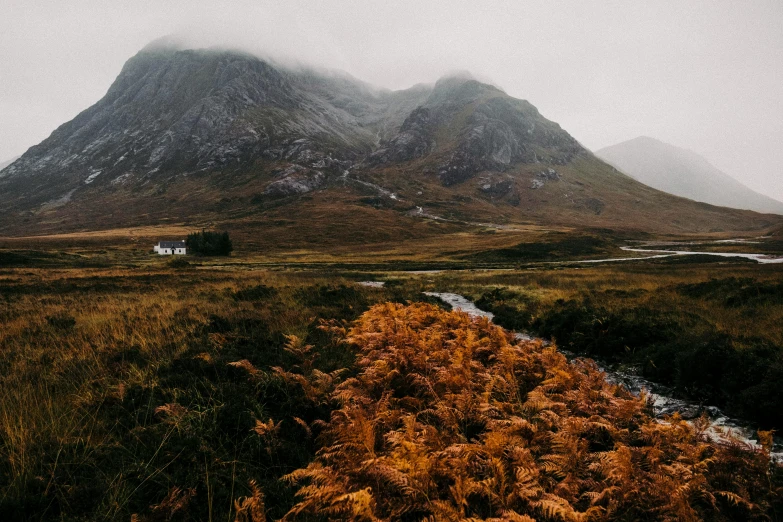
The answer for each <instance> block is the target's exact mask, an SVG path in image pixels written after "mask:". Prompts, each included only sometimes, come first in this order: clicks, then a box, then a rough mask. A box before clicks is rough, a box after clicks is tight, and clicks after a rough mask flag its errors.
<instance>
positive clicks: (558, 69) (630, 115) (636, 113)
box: [0, 0, 783, 200]
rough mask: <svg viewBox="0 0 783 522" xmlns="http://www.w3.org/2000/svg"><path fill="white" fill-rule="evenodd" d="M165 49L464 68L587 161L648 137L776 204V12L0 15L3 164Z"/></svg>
mask: <svg viewBox="0 0 783 522" xmlns="http://www.w3.org/2000/svg"><path fill="white" fill-rule="evenodd" d="M168 34H186V35H189V36H190V37H191V38H192V39H194V40H195V41H197V42H199V43H200V44H202V45H215V44H224V45H235V46H243V47H248V48H253V49H255V50H259V51H262V52H265V53H268V54H271V55H274V56H285V57H289V58H297V59H300V60H301V61H304V62H308V63H314V64H319V65H323V66H325V67H330V68H338V69H343V70H345V71H348V72H349V73H351V74H353V75H354V76H356V77H358V78H360V79H362V80H365V81H367V82H370V83H373V84H376V85H379V86H384V87H389V88H395V89H397V88H405V87H409V86H411V85H413V84H415V83H419V82H432V81H434V80H436V79H437V78H438V77H439V76H440V75H441V74H443V73H446V72H448V71H452V70H455V69H466V70H469V71H471V72H473V73H474V74H476V75H477V76H479V77H481V78H486V79H489V80H491V81H492V82H493V83H495V84H496V85H498V86H500V87H502V88H503V89H504V90H505V91H506V92H507V93H509V94H511V95H513V96H516V97H519V98H524V99H527V100H529V101H530V102H531V103H533V104H534V105H536V106H537V107H538V108H539V110H540V111H541V113H542V114H543V115H544V116H546V117H547V118H549V119H551V120H554V121H556V122H558V123H560V124H561V125H562V126H563V128H565V129H566V130H567V131H569V132H570V133H571V134H572V135H573V136H574V137H575V138H576V139H578V140H579V141H580V142H581V143H582V144H583V145H585V146H586V147H588V148H590V149H592V150H597V149H599V148H601V147H604V146H607V145H612V144H615V143H618V142H620V141H624V140H627V139H631V138H634V137H637V136H640V135H647V136H652V137H655V138H658V139H660V140H663V141H666V142H669V143H671V144H673V145H677V146H680V147H685V148H689V149H691V150H693V151H695V152H697V153H699V154H701V155H703V156H705V157H706V158H707V159H708V160H710V161H711V162H712V163H713V164H714V165H715V166H717V167H718V168H720V169H722V170H724V171H725V172H726V173H728V174H730V175H732V176H734V177H735V178H737V179H739V180H740V181H742V182H743V183H745V184H747V185H748V186H750V187H751V188H753V189H755V190H758V191H759V192H762V193H765V194H767V195H770V196H772V197H776V198H778V199H781V200H783V96H782V95H783V88H781V86H783V1H781V0H742V1H737V0H728V1H721V0H712V1H707V0H705V1H695V0H694V1H689V0H672V1H656V0H638V1H627V0H622V1H608V0H603V1H587V0H572V1H556V0H548V1H530V2H528V1H521V0H517V1H508V2H500V1H476V0H468V1H450V2H434V1H433V2H426V1H423V0H417V1H383V2H381V1H378V2H374V1H369V0H362V1H341V2H338V1H315V0H310V1H302V2H297V1H292V0H278V1H277V2H266V1H258V0H255V1H250V0H235V1H222V2H221V1H218V0H211V1H200V0H152V1H147V0H137V1H129V0H112V1H111V2H107V1H105V0H95V1H90V0H73V1H67V2H66V1H62V2H56V1H53V0H47V1H37V0H0V162H2V161H3V160H6V159H10V158H11V157H13V156H16V155H19V154H21V153H22V152H24V151H25V150H26V149H27V148H28V147H30V146H31V145H34V144H36V143H38V142H40V141H41V140H42V139H44V138H45V137H47V136H48V135H49V134H50V133H51V132H52V131H53V130H54V129H55V128H56V127H57V126H58V125H60V124H61V123H64V122H65V121H67V120H70V119H71V118H73V117H74V116H75V115H76V114H77V113H79V112H80V111H81V110H83V109H85V108H87V107H89V106H90V105H92V104H93V103H94V102H96V101H97V100H98V99H99V98H100V97H101V96H103V95H104V93H105V92H106V90H107V89H108V87H109V85H110V84H111V82H112V81H113V80H114V78H115V77H116V76H117V74H118V73H119V71H120V69H121V68H122V65H123V63H124V62H125V60H127V59H128V58H130V57H131V56H132V55H134V54H135V53H136V52H137V51H138V50H139V49H141V48H142V47H143V46H144V45H146V44H147V43H148V42H149V41H151V40H154V39H156V38H158V37H161V36H164V35H168Z"/></svg>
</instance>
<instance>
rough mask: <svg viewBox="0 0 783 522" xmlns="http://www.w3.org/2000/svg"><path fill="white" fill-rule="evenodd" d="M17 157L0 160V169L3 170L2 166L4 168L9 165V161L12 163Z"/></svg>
mask: <svg viewBox="0 0 783 522" xmlns="http://www.w3.org/2000/svg"><path fill="white" fill-rule="evenodd" d="M18 159H19V156H17V157H15V158H12V159H10V160H6V161H0V170H3V169H4V168H6V167H7V166H8V165H10V164H11V163H13V162H14V161H16V160H18Z"/></svg>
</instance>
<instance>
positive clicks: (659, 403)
mask: <svg viewBox="0 0 783 522" xmlns="http://www.w3.org/2000/svg"><path fill="white" fill-rule="evenodd" d="M424 294H425V295H428V296H431V297H437V298H438V299H440V300H441V301H443V302H445V303H447V304H449V305H451V307H452V309H454V310H461V311H463V312H465V313H467V314H468V315H470V316H472V317H487V318H489V319H490V320H492V318H493V317H494V315H493V314H492V313H490V312H485V311H484V310H481V309H480V308H479V307H477V306H476V305H475V303H473V302H472V301H470V300H469V299H467V298H466V297H464V296H461V295H459V294H454V293H449V292H425V293H424ZM515 335H516V337H517V339H522V340H526V341H527V340H536V339H538V338H535V337H531V336H530V335H528V334H526V333H516V334H515ZM541 340H542V341H543V342H544V343H545V344H549V342H548V341H547V340H545V339H541ZM562 353H563V354H564V355H565V356H566V357H568V358H569V359H574V358H576V356H575V355H574V354H573V353H570V352H566V351H562ZM595 362H596V364H597V365H598V367H599V368H600V369H601V370H602V371H603V372H604V373H605V374H606V378H607V380H608V381H609V382H612V383H614V384H621V385H623V386H625V388H626V389H628V391H630V392H631V393H633V394H634V395H637V396H638V395H640V394H641V393H642V392H643V391H644V392H646V393H647V396H648V397H649V400H650V403H651V405H652V408H653V411H654V412H655V415H656V417H658V418H663V417H665V416H666V415H672V414H673V413H679V414H680V415H681V416H682V417H683V418H685V419H694V418H697V417H699V416H700V415H701V414H702V413H706V414H707V415H708V416H709V418H710V420H711V421H712V425H711V427H710V428H709V429H708V430H707V435H708V436H709V437H710V438H711V439H713V440H716V441H720V440H726V439H727V437H728V435H729V434H731V435H732V436H734V437H737V438H738V439H740V440H742V441H743V442H745V443H746V444H748V445H750V446H753V447H758V442H757V440H756V432H755V430H754V429H753V428H751V427H749V426H748V425H747V423H744V422H742V421H740V420H737V419H732V418H730V417H728V416H727V415H725V414H724V413H723V412H722V411H721V410H720V409H719V408H717V407H715V406H703V405H700V404H697V403H694V402H690V401H686V400H682V399H677V398H674V396H673V392H672V390H671V389H670V388H667V387H666V386H662V385H660V384H656V383H653V382H650V381H648V380H646V379H644V378H642V377H639V376H638V375H634V374H632V373H628V372H624V371H615V370H612V369H611V368H609V367H608V366H606V365H604V364H601V363H600V362H599V361H595ZM772 457H773V458H774V459H775V460H776V461H778V462H781V461H783V440H780V439H778V438H776V441H775V447H774V448H773V453H772Z"/></svg>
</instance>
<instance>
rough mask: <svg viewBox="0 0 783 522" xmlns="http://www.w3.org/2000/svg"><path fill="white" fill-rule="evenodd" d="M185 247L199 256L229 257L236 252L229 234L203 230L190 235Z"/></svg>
mask: <svg viewBox="0 0 783 522" xmlns="http://www.w3.org/2000/svg"><path fill="white" fill-rule="evenodd" d="M185 246H187V248H188V251H189V252H190V253H191V254H194V255H197V256H227V255H230V254H231V252H232V251H233V250H234V246H233V244H232V243H231V238H230V237H228V232H210V231H207V230H202V231H201V232H194V233H193V234H188V238H187V239H186V240H185Z"/></svg>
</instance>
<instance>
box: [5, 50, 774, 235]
mask: <svg viewBox="0 0 783 522" xmlns="http://www.w3.org/2000/svg"><path fill="white" fill-rule="evenodd" d="M325 216H328V218H325ZM341 221H342V222H343V223H349V224H350V225H349V226H347V227H346V226H340V227H339V228H340V233H341V234H342V233H344V231H355V230H356V228H355V226H356V224H359V223H361V226H362V231H363V232H364V233H366V234H367V237H366V238H365V239H366V240H377V237H378V235H379V234H385V235H386V236H387V237H396V238H400V239H401V238H404V237H408V236H409V234H410V231H411V229H412V228H417V227H418V228H419V229H422V228H424V229H427V230H429V231H432V230H434V228H433V227H435V228H440V226H441V224H443V223H449V224H450V225H449V226H452V227H457V228H459V227H465V226H474V225H471V223H474V224H475V223H498V224H508V223H527V224H529V223H540V224H542V225H546V226H552V225H566V226H579V227H607V226H611V227H619V228H622V229H625V230H629V231H637V232H638V231H644V232H650V231H665V232H727V231H738V232H748V231H753V232H754V233H758V232H759V231H765V230H767V229H769V228H770V227H773V226H777V225H778V224H779V223H780V222H781V219H780V218H778V217H776V216H771V215H760V214H754V213H751V212H747V211H740V210H731V209H726V208H719V207H714V206H710V205H704V204H702V203H695V202H693V201H689V200H687V199H683V198H678V197H675V196H671V195H669V194H665V193H663V192H660V191H658V190H655V189H652V188H650V187H648V186H646V185H644V184H642V183H639V182H638V181H635V180H633V179H631V178H629V177H628V176H625V175H623V174H620V173H619V172H617V171H616V170H615V169H614V168H612V167H610V166H609V165H607V164H605V163H603V162H602V161H600V160H599V159H598V158H596V157H595V156H594V155H593V154H592V153H591V152H589V151H588V150H587V149H585V148H584V147H583V146H582V145H581V144H580V143H579V142H578V141H577V140H576V139H575V138H574V137H572V136H571V134H570V133H569V132H568V131H567V129H564V128H562V127H561V126H560V125H559V124H558V123H557V122H555V121H552V120H550V119H548V118H547V117H545V116H544V115H542V113H541V112H539V110H538V109H537V108H536V107H535V106H534V105H533V104H532V103H531V102H529V101H527V100H522V99H519V98H516V97H513V96H510V95H509V94H507V93H506V92H505V91H504V90H502V89H500V88H498V87H496V86H494V85H491V84H488V83H484V82H481V81H478V80H476V79H475V78H474V77H472V76H471V75H470V74H466V73H464V72H462V73H457V74H449V75H444V76H443V77H441V78H440V79H438V81H437V82H434V83H421V84H417V85H414V86H413V87H410V88H408V89H401V90H394V91H393V90H388V89H382V88H376V87H373V86H370V85H368V84H367V83H365V82H362V81H360V80H358V79H356V78H354V77H352V76H351V75H350V74H347V73H345V72H339V71H334V70H324V69H322V68H311V67H304V66H301V65H296V66H294V65H292V64H290V63H287V64H283V63H280V62H278V61H274V60H269V59H264V58H260V57H258V56H255V55H252V54H250V53H247V52H243V51H232V50H225V49H218V48H208V49H197V48H196V49H193V48H186V47H184V46H183V45H181V44H179V43H176V42H172V41H170V40H164V41H160V40H158V41H155V42H153V43H152V44H149V45H147V46H145V47H144V48H143V49H142V50H141V51H139V52H138V53H136V55H135V56H133V57H132V58H130V59H129V60H127V61H126V63H125V65H124V66H123V68H122V71H121V72H120V74H119V75H118V76H117V78H116V79H115V81H114V82H113V83H112V85H111V87H110V88H109V89H108V91H107V92H106V93H105V95H104V96H103V97H102V98H100V99H99V100H97V101H96V103H94V104H93V105H92V106H91V107H89V108H88V109H86V110H84V111H82V112H81V113H80V114H78V115H77V116H76V117H75V118H73V119H72V120H70V121H67V122H65V123H63V124H61V125H60V126H58V127H57V129H56V130H55V131H54V132H53V133H52V134H51V135H50V136H49V137H48V138H46V139H45V140H43V141H42V142H41V143H39V144H37V145H35V146H33V147H31V148H30V149H28V150H27V152H25V153H24V154H23V155H22V156H21V157H20V158H19V159H17V160H16V161H15V162H13V163H12V164H11V165H9V166H8V167H6V168H4V169H3V170H1V171H0V233H8V234H41V233H47V232H65V231H73V230H98V229H105V228H111V227H128V226H143V225H157V224H163V223H170V222H175V223H190V224H191V225H195V226H201V224H207V223H213V224H214V223H218V222H219V223H223V224H224V225H223V226H226V227H230V228H231V229H232V230H236V229H237V227H241V226H244V227H246V228H248V229H256V230H257V229H258V227H259V226H263V227H265V228H266V229H267V230H275V231H277V232H279V231H280V230H279V229H281V228H284V227H285V226H288V225H293V226H297V227H303V228H305V229H307V230H308V231H309V232H310V233H312V232H315V233H317V229H315V228H314V226H315V225H316V224H319V225H321V224H323V223H324V222H328V223H329V224H331V225H337V224H339V223H340V222H341ZM382 230H386V232H380V231H382ZM329 233H331V232H329ZM353 235H354V236H355V235H356V234H353ZM300 239H301V236H300ZM354 239H355V238H354Z"/></svg>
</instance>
